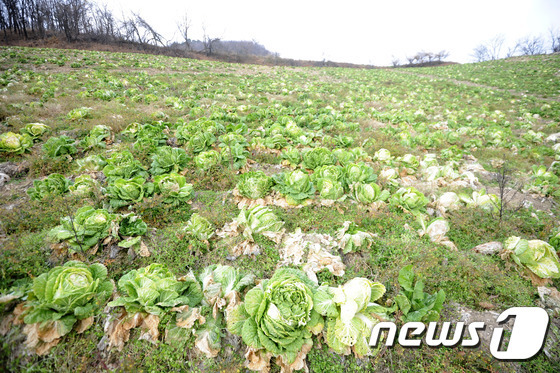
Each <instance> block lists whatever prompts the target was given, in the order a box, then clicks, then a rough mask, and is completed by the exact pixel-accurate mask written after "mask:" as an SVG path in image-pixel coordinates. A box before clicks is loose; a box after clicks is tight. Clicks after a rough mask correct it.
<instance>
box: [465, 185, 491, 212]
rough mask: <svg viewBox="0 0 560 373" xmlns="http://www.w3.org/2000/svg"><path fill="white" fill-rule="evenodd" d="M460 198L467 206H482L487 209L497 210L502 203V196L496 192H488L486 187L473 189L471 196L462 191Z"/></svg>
mask: <svg viewBox="0 0 560 373" xmlns="http://www.w3.org/2000/svg"><path fill="white" fill-rule="evenodd" d="M459 198H460V199H461V201H463V203H465V204H466V205H467V207H480V208H482V209H484V210H487V211H497V210H498V206H499V205H500V197H498V196H497V195H495V194H486V189H481V190H479V191H473V192H472V194H471V195H470V196H469V195H467V194H465V193H460V194H459Z"/></svg>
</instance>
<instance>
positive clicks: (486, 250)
mask: <svg viewBox="0 0 560 373" xmlns="http://www.w3.org/2000/svg"><path fill="white" fill-rule="evenodd" d="M503 248H504V245H502V243H501V242H496V241H493V242H487V243H484V244H482V245H478V246H477V247H475V248H473V251H474V252H475V253H479V254H484V255H494V254H497V253H499V252H500V251H502V249H503Z"/></svg>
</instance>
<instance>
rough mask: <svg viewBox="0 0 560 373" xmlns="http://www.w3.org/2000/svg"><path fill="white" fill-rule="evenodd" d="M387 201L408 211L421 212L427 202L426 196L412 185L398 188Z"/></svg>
mask: <svg viewBox="0 0 560 373" xmlns="http://www.w3.org/2000/svg"><path fill="white" fill-rule="evenodd" d="M389 201H390V203H391V204H392V205H394V206H397V207H399V208H401V209H403V210H405V211H409V212H412V211H415V212H422V211H424V210H425V207H426V205H427V204H428V199H427V198H426V196H425V195H424V194H423V193H422V192H420V191H418V190H417V189H416V188H414V187H408V188H400V189H399V190H397V191H396V193H395V194H393V195H392V196H391V198H390V200H389Z"/></svg>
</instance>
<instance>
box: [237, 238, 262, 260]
mask: <svg viewBox="0 0 560 373" xmlns="http://www.w3.org/2000/svg"><path fill="white" fill-rule="evenodd" d="M260 253H261V248H260V246H259V245H258V244H256V243H255V242H250V241H249V240H245V241H243V242H241V243H239V244H237V245H235V246H234V247H233V249H232V250H231V254H232V255H233V256H234V257H238V256H241V255H249V256H250V255H259V254H260Z"/></svg>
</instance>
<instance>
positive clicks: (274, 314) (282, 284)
mask: <svg viewBox="0 0 560 373" xmlns="http://www.w3.org/2000/svg"><path fill="white" fill-rule="evenodd" d="M316 288H317V285H315V284H314V283H313V282H312V281H310V280H309V279H308V278H307V277H306V275H305V273H303V272H302V271H300V270H296V269H292V268H281V269H279V270H277V271H276V272H275V274H274V276H272V278H271V279H270V280H268V281H266V280H265V281H263V282H262V283H261V284H260V285H258V286H256V287H254V288H253V289H251V290H249V292H247V294H246V295H245V301H244V302H243V303H241V304H240V305H238V306H237V307H236V308H234V310H233V311H232V313H231V315H230V316H229V317H228V329H229V330H230V332H232V333H233V334H237V335H241V337H242V338H243V342H245V344H247V345H248V346H249V347H252V348H255V349H263V350H266V351H267V352H270V353H272V354H273V355H274V356H282V358H283V359H285V360H286V361H287V362H288V363H289V364H291V363H293V362H294V361H295V359H296V357H297V356H298V354H299V352H300V350H301V349H302V347H303V346H304V345H312V344H313V341H312V339H311V336H312V334H313V333H315V334H317V333H319V332H321V330H322V328H323V318H322V317H321V316H320V315H319V313H317V311H315V310H314V309H313V294H314V292H315V290H316Z"/></svg>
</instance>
